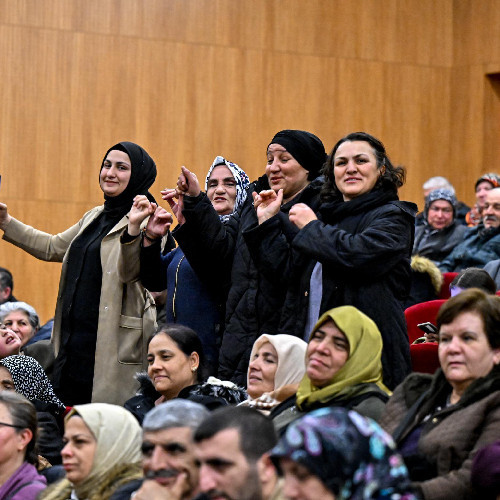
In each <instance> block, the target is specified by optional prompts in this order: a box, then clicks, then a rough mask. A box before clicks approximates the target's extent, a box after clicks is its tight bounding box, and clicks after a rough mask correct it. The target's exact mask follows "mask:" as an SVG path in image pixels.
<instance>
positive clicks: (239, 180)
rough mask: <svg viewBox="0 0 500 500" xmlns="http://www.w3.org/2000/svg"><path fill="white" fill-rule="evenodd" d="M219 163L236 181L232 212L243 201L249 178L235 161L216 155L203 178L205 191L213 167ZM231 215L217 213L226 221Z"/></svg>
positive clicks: (237, 208)
mask: <svg viewBox="0 0 500 500" xmlns="http://www.w3.org/2000/svg"><path fill="white" fill-rule="evenodd" d="M219 165H225V166H226V167H227V168H228V169H229V171H230V172H231V173H232V174H233V177H234V180H235V181H236V200H235V202H234V209H233V212H232V213H233V214H234V213H235V212H237V211H238V210H239V209H240V208H241V206H242V205H243V202H244V201H245V200H246V198H247V188H248V186H249V184H250V179H249V178H248V175H247V174H246V172H245V171H244V170H243V169H241V168H240V167H239V166H238V165H236V163H232V162H230V161H228V160H226V159H225V158H224V157H223V156H216V157H215V160H214V161H213V163H212V166H211V167H210V170H209V171H208V174H207V177H206V179H205V191H207V188H208V181H209V180H210V176H211V175H212V171H213V169H214V168H215V167H218V166H219ZM231 215H232V214H227V215H219V218H220V220H221V221H222V222H227V221H228V220H229V217H231Z"/></svg>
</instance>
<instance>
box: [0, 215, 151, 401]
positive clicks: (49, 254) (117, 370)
mask: <svg viewBox="0 0 500 500" xmlns="http://www.w3.org/2000/svg"><path fill="white" fill-rule="evenodd" d="M102 210H103V207H102V206H99V207H95V208H93V209H91V210H89V211H88V212H87V213H86V214H85V215H84V216H83V217H82V219H81V220H80V221H79V222H77V223H76V224H75V225H74V226H72V227H70V228H69V229H67V230H66V231H63V232H62V233H59V234H56V235H52V234H47V233H45V232H43V231H39V230H37V229H34V228H32V227H31V226H28V225H26V224H23V223H22V222H20V221H18V220H16V219H12V220H11V222H10V223H9V224H8V226H7V227H6V229H5V232H4V236H3V238H4V239H5V240H6V241H9V242H10V243H13V244H14V245H16V246H18V247H19V248H22V249H23V250H25V251H26V252H28V253H30V254H31V255H33V256H35V257H37V258H38V259H41V260H46V261H52V262H62V270H61V278H60V281H59V293H58V296H57V304H56V312H55V316H54V328H53V330H52V343H53V346H54V351H55V354H56V356H57V353H58V351H59V347H60V341H61V331H60V328H61V313H62V311H61V308H62V286H63V284H64V282H65V276H66V272H67V267H68V262H67V257H68V249H69V246H70V244H71V242H72V241H73V240H74V239H75V237H76V236H78V235H79V234H80V233H81V232H82V231H83V230H84V229H85V227H87V225H88V224H90V222H92V221H93V220H94V219H95V218H96V217H97V216H98V215H99V214H100V213H101V211H102ZM127 222H128V218H127V216H125V217H123V218H122V219H121V220H120V221H119V222H118V223H117V224H116V225H115V226H114V227H113V229H112V230H111V231H110V232H109V233H108V234H107V235H106V236H105V237H104V239H103V240H102V243H101V266H102V287H101V297H100V305H99V323H98V327H97V343H96V356H95V368H94V385H93V390H92V402H106V403H114V404H118V405H123V403H125V401H126V400H127V399H129V398H130V397H131V396H133V395H134V393H135V391H136V389H137V387H138V386H137V382H136V381H135V378H134V375H135V374H136V372H139V371H141V370H145V369H146V367H147V366H146V365H147V363H146V354H147V345H146V343H147V340H148V338H149V336H150V335H151V334H152V333H153V331H154V329H155V327H156V310H155V307H154V301H153V298H152V296H151V294H150V293H149V292H148V291H147V290H146V289H145V288H144V287H143V286H142V285H141V283H140V282H139V281H138V280H136V281H135V282H131V283H128V284H126V283H124V282H123V281H122V280H121V278H120V273H119V269H118V266H119V255H120V236H121V233H122V232H123V230H124V228H126V226H127ZM145 222H146V221H145Z"/></svg>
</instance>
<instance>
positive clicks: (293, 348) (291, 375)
mask: <svg viewBox="0 0 500 500" xmlns="http://www.w3.org/2000/svg"><path fill="white" fill-rule="evenodd" d="M266 342H269V343H270V344H271V345H272V346H273V347H274V348H275V349H276V353H277V354H278V366H277V367H276V373H275V375H274V390H273V391H272V392H269V393H264V394H263V395H262V396H260V397H258V398H256V399H252V398H250V397H249V398H248V399H247V400H246V401H244V402H243V403H241V404H242V405H244V406H252V407H255V408H258V409H260V410H262V411H268V410H270V409H272V408H273V407H274V406H277V405H278V404H279V403H280V402H281V401H283V400H284V399H286V398H287V397H289V396H291V395H293V394H295V392H296V390H297V387H298V384H299V382H300V381H301V379H302V377H303V376H304V373H305V371H306V365H305V361H304V360H305V356H306V349H307V344H306V342H304V341H303V340H302V339H299V338H298V337H294V336H293V335H285V334H279V335H266V334H264V335H261V336H260V337H259V338H258V339H257V340H256V341H255V342H254V344H253V347H252V352H251V354H250V361H251V360H252V359H253V357H254V355H255V354H256V353H257V351H258V350H259V349H260V348H261V347H262V346H263V345H264V344H265V343H266Z"/></svg>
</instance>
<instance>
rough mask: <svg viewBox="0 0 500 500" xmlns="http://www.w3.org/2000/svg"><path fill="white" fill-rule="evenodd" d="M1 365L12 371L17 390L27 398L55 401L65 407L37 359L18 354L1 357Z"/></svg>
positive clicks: (59, 405) (47, 401)
mask: <svg viewBox="0 0 500 500" xmlns="http://www.w3.org/2000/svg"><path fill="white" fill-rule="evenodd" d="M0 365H3V366H4V367H5V368H6V369H7V370H8V372H9V373H10V376H11V377H12V381H13V382H14V387H15V389H16V392H18V393H19V394H22V395H23V396H24V397H25V398H26V399H29V400H30V401H34V400H38V401H43V402H44V403H54V404H56V405H57V406H58V407H59V408H61V409H64V408H65V406H64V404H63V402H62V401H61V400H60V399H59V398H58V397H57V396H56V395H55V394H54V389H53V388H52V385H51V383H50V382H49V379H48V378H47V375H46V374H45V372H44V371H43V368H42V367H41V366H40V363H39V362H38V361H37V360H36V359H34V358H32V357H30V356H24V355H22V354H17V355H15V356H7V357H6V358H3V359H0Z"/></svg>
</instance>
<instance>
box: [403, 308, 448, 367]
mask: <svg viewBox="0 0 500 500" xmlns="http://www.w3.org/2000/svg"><path fill="white" fill-rule="evenodd" d="M445 302H446V300H443V299H440V300H430V301H428V302H422V303H420V304H415V305H414V306H411V307H408V308H407V309H406V310H405V318H406V325H407V327H408V338H409V340H410V344H411V345H410V355H411V366H412V370H413V371H414V372H420V373H431V374H432V373H434V372H435V371H436V369H437V368H439V359H438V345H437V343H434V342H429V343H424V344H412V342H414V341H415V340H416V339H418V338H419V337H422V336H423V335H424V332H423V331H422V330H420V328H418V326H417V325H418V324H419V323H425V322H426V321H430V322H431V323H433V324H436V318H437V314H438V311H439V309H440V308H441V306H442V305H443V304H444V303H445Z"/></svg>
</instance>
